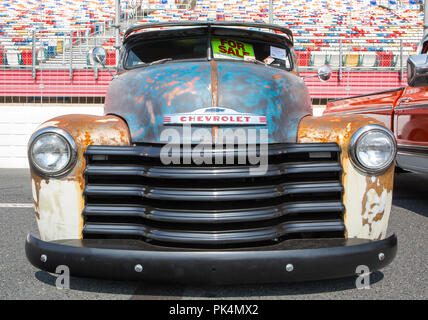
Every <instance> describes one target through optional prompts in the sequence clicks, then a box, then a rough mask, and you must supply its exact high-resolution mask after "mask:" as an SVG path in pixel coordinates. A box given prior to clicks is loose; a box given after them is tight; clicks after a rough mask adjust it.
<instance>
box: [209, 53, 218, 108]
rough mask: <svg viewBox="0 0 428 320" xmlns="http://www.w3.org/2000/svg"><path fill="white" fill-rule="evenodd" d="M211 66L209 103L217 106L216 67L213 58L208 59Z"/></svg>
mask: <svg viewBox="0 0 428 320" xmlns="http://www.w3.org/2000/svg"><path fill="white" fill-rule="evenodd" d="M210 66H211V105H212V106H213V107H217V106H218V67H217V63H216V62H215V61H214V60H211V61H210Z"/></svg>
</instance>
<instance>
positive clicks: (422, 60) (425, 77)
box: [407, 54, 428, 87]
mask: <svg viewBox="0 0 428 320" xmlns="http://www.w3.org/2000/svg"><path fill="white" fill-rule="evenodd" d="M407 83H408V85H409V86H411V87H424V86H428V54H417V55H414V56H410V57H409V58H408V59H407Z"/></svg>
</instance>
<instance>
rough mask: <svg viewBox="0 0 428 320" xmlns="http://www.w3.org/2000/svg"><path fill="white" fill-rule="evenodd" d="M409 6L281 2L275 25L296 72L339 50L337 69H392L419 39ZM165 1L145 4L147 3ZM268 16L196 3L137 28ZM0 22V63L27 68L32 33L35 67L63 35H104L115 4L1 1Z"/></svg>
mask: <svg viewBox="0 0 428 320" xmlns="http://www.w3.org/2000/svg"><path fill="white" fill-rule="evenodd" d="M410 1H412V0H410ZM410 1H409V2H408V3H404V4H406V6H405V8H406V9H396V10H387V9H384V8H381V7H379V6H378V5H377V4H378V3H377V2H379V1H377V2H376V1H373V0H356V1H350V0H346V1H340V0H334V1H327V0H302V1H299V2H297V1H292V0H280V1H275V2H274V4H275V5H274V22H275V23H278V24H280V25H285V26H288V27H289V28H290V29H291V30H292V31H293V33H294V35H295V42H296V44H295V46H296V51H298V52H299V54H298V56H299V58H300V61H299V65H301V66H318V65H319V64H332V63H333V62H336V61H337V65H338V64H339V61H338V60H339V57H338V56H337V55H338V51H339V50H338V49H339V46H342V50H343V53H344V54H343V57H342V61H341V63H342V65H343V66H350V67H359V66H360V67H361V66H373V67H376V66H378V67H391V66H394V64H396V62H397V55H398V54H399V52H400V40H402V41H403V51H404V54H405V55H406V57H407V56H408V55H409V54H413V53H414V52H415V50H416V43H417V42H418V39H419V38H420V37H421V36H422V21H423V18H422V13H421V12H418V11H415V10H410V9H409V8H410V7H412V5H413V2H415V3H416V1H417V0H414V1H412V3H411V2H410ZM130 2H131V1H126V0H122V1H121V3H122V7H123V13H122V15H123V16H124V17H125V16H129V15H132V13H133V11H132V10H130V9H129V8H130ZM133 2H135V1H133ZM166 2H168V1H163V0H159V1H154V0H150V1H148V2H147V3H148V4H149V5H150V4H154V3H166ZM179 2H180V1H179ZM268 16H269V13H268V1H267V0H246V1H244V0H229V1H220V0H197V1H196V5H195V8H194V10H184V9H171V6H169V7H168V10H156V11H154V12H152V13H150V14H149V15H148V16H147V17H145V18H144V19H142V20H141V21H140V23H148V22H159V21H173V20H174V21H175V20H207V21H224V20H238V21H251V22H267V21H268ZM0 18H1V22H0V64H2V65H6V64H8V65H28V64H31V63H30V62H32V59H31V58H30V57H29V56H28V50H31V41H32V39H31V32H32V30H33V29H34V30H35V31H36V32H37V34H38V36H39V37H38V38H37V39H38V40H37V41H38V42H39V43H38V44H37V47H38V48H40V50H39V52H38V55H37V57H38V60H40V61H46V60H50V59H52V58H54V57H55V56H57V55H59V54H61V53H63V50H65V49H67V48H69V46H70V43H69V42H70V41H69V40H68V39H67V38H66V37H68V36H69V35H70V34H72V35H73V36H74V38H73V44H74V45H77V44H79V37H86V36H93V35H97V34H101V33H103V34H104V32H103V31H104V30H105V29H106V28H108V27H109V26H110V25H111V24H112V23H113V19H114V0H99V1H98V0H81V1H61V0H47V1H46V0H43V1H42V0H4V1H2V2H1V3H0ZM40 36H43V37H44V38H45V40H44V39H43V38H40ZM339 38H342V40H339ZM363 38H364V40H363ZM340 41H341V42H342V43H340ZM40 42H41V43H40ZM104 46H105V48H106V49H107V50H109V49H112V46H113V42H105V43H104ZM381 52H384V53H381ZM373 53H376V54H377V55H373ZM391 53H392V54H391ZM24 56H25V58H24ZM369 62H370V63H369ZM36 63H37V62H36ZM112 64H114V63H112ZM335 65H336V64H335Z"/></svg>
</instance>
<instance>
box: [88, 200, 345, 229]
mask: <svg viewBox="0 0 428 320" xmlns="http://www.w3.org/2000/svg"><path fill="white" fill-rule="evenodd" d="M343 211H344V206H343V204H342V203H341V202H340V201H335V202H334V201H323V202H305V203H285V204H281V205H277V206H269V207H261V208H248V209H235V210H215V209H214V208H213V209H211V210H179V209H178V208H177V209H164V208H153V207H150V206H145V205H143V206H111V205H110V206H105V205H104V206H103V205H88V206H86V207H85V209H84V210H83V215H84V216H85V217H95V218H96V217H111V218H129V217H132V218H143V219H148V220H153V221H162V222H172V223H212V224H214V223H232V222H252V221H260V220H268V219H275V218H280V217H283V216H285V215H289V214H303V213H314V212H316V213H324V212H343Z"/></svg>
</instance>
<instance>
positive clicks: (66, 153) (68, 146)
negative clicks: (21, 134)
mask: <svg viewBox="0 0 428 320" xmlns="http://www.w3.org/2000/svg"><path fill="white" fill-rule="evenodd" d="M28 151H29V152H28V156H29V159H30V164H31V165H32V167H33V168H34V169H36V170H38V171H39V172H40V173H42V174H44V175H48V176H58V175H61V174H63V173H65V172H66V171H67V170H68V169H70V168H71V167H72V166H73V165H74V162H75V158H76V148H75V144H74V141H73V139H72V138H71V136H70V135H69V134H68V133H67V132H65V131H63V130H61V129H58V128H46V129H42V130H40V131H38V132H36V133H35V134H34V135H33V137H32V138H31V140H30V147H29V150H28Z"/></svg>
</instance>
